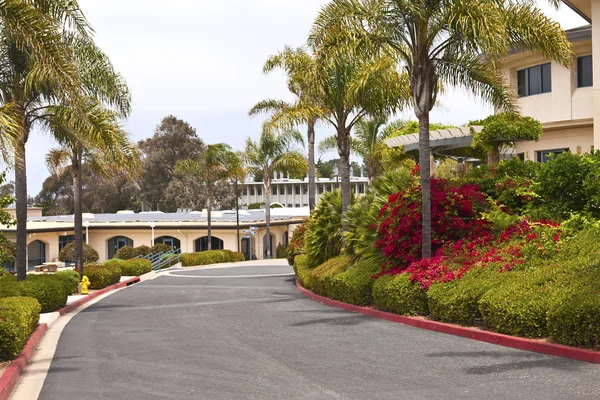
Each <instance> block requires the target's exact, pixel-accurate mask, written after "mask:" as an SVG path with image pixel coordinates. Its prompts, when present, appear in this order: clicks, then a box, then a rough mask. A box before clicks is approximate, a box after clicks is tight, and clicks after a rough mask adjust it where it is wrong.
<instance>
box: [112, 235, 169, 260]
mask: <svg viewBox="0 0 600 400" xmlns="http://www.w3.org/2000/svg"><path fill="white" fill-rule="evenodd" d="M154 242H155V243H160V242H157V241H154ZM125 246H129V247H133V240H131V239H129V238H128V237H126V236H115V237H112V238H110V239H108V259H109V260H110V259H111V258H113V257H114V256H115V254H116V253H117V250H119V249H120V248H121V247H125Z"/></svg>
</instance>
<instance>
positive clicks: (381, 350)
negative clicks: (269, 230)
mask: <svg viewBox="0 0 600 400" xmlns="http://www.w3.org/2000/svg"><path fill="white" fill-rule="evenodd" d="M288 273H291V269H290V268H289V267H286V266H253V267H244V268H232V269H204V270H195V271H182V272H174V273H172V275H171V276H162V277H160V278H158V279H155V280H153V281H148V282H145V283H142V284H139V285H136V286H133V287H131V288H129V289H126V290H122V291H120V292H118V293H115V294H114V295H112V296H109V297H107V298H106V299H104V300H102V301H100V302H98V303H97V304H95V305H93V306H91V307H89V308H87V309H86V310H84V311H83V312H81V313H79V314H78V315H76V316H75V317H74V318H73V319H72V320H71V321H70V322H69V324H68V325H67V327H66V328H65V330H64V331H63V334H62V336H61V339H60V341H59V345H58V349H57V352H56V355H55V358H54V360H53V362H52V365H51V368H50V371H49V374H48V376H47V379H46V381H45V383H44V387H43V389H42V393H41V395H40V399H41V400H76V399H77V400H79V399H82V398H83V399H119V400H121V399H135V400H138V399H139V400H154V399H177V400H187V399H190V400H191V399H193V400H197V399H211V400H212V399H227V400H232V399H368V400H371V399H477V400H484V399H494V400H498V399H544V400H548V399H599V398H600V379H599V377H600V366H597V365H592V364H586V363H581V362H576V361H571V360H567V359H561V358H555V357H550V356H544V355H539V354H535V353H530V352H524V351H518V350H513V349H507V348H503V347H499V346H494V345H490V344H486V343H480V342H475V341H470V340H467V339H462V338H458V337H454V336H449V335H444V334H440V333H434V332H429V331H424V330H420V329H416V328H411V327H407V326H403V325H400V324H395V323H391V322H386V321H380V320H377V319H372V318H369V317H365V316H362V315H359V314H353V313H349V312H345V311H341V310H338V309H334V308H330V307H327V306H324V305H321V304H318V303H315V302H313V301H312V300H309V299H306V298H304V297H303V296H302V295H300V294H299V293H298V292H297V291H296V289H295V287H294V277H293V276H290V275H287V276H281V275H280V274H288ZM253 274H255V275H261V277H236V275H238V276H239V275H244V276H247V275H253ZM272 274H276V275H278V276H272V277H268V276H265V275H272ZM173 275H176V276H173Z"/></svg>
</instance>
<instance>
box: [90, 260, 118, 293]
mask: <svg viewBox="0 0 600 400" xmlns="http://www.w3.org/2000/svg"><path fill="white" fill-rule="evenodd" d="M120 261H122V260H120ZM84 274H85V276H87V277H88V279H89V280H90V289H94V290H97V289H104V288H105V287H107V286H110V285H114V284H115V283H119V281H120V280H121V268H119V264H118V263H112V264H108V265H95V264H89V265H86V266H85V267H84Z"/></svg>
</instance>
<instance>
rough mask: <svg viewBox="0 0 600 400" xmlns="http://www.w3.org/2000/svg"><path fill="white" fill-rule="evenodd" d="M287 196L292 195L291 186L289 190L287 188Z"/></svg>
mask: <svg viewBox="0 0 600 400" xmlns="http://www.w3.org/2000/svg"><path fill="white" fill-rule="evenodd" d="M287 194H292V187H291V186H288V188H287Z"/></svg>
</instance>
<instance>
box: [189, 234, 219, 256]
mask: <svg viewBox="0 0 600 400" xmlns="http://www.w3.org/2000/svg"><path fill="white" fill-rule="evenodd" d="M210 247H211V250H222V249H223V241H222V240H221V239H219V238H218V237H216V236H211V238H210ZM194 250H195V251H196V252H199V251H205V250H208V236H204V237H201V238H200V239H196V240H194Z"/></svg>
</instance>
